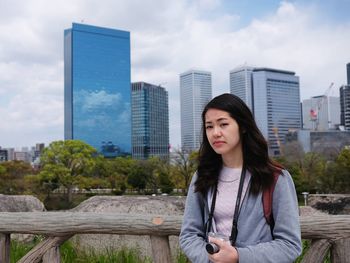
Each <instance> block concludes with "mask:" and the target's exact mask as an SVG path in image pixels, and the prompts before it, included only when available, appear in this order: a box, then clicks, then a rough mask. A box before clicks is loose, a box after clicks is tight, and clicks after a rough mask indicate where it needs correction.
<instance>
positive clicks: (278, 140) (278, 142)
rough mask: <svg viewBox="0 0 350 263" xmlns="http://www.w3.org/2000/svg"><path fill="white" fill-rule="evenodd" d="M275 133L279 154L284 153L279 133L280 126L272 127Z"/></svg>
mask: <svg viewBox="0 0 350 263" xmlns="http://www.w3.org/2000/svg"><path fill="white" fill-rule="evenodd" d="M272 131H273V134H274V135H275V138H276V144H277V146H278V150H279V154H280V155H282V147H281V141H280V137H279V135H278V128H277V127H276V126H274V127H272Z"/></svg>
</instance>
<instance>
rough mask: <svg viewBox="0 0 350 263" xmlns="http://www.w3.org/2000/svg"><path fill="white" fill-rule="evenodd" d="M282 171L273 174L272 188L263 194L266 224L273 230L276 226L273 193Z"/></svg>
mask: <svg viewBox="0 0 350 263" xmlns="http://www.w3.org/2000/svg"><path fill="white" fill-rule="evenodd" d="M281 172H282V170H281V169H278V170H277V171H276V172H275V173H274V174H273V183H272V185H271V187H269V188H268V189H265V190H264V191H263V194H262V202H263V208H264V216H265V218H266V222H267V223H268V224H269V225H270V226H271V229H272V228H273V226H274V219H273V214H272V201H273V200H272V198H273V191H274V190H275V186H276V183H277V180H278V176H279V175H280V174H281Z"/></svg>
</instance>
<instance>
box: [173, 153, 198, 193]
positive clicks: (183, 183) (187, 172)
mask: <svg viewBox="0 0 350 263" xmlns="http://www.w3.org/2000/svg"><path fill="white" fill-rule="evenodd" d="M197 159H198V152H196V151H193V152H186V151H183V150H180V149H178V150H176V151H175V154H174V159H173V161H174V166H175V167H174V170H175V171H174V174H175V176H176V177H177V176H179V178H180V182H179V183H180V185H179V186H180V188H182V189H183V190H184V192H185V194H187V189H188V187H189V185H190V182H191V179H192V175H193V174H194V172H195V171H196V169H197V165H198V162H197Z"/></svg>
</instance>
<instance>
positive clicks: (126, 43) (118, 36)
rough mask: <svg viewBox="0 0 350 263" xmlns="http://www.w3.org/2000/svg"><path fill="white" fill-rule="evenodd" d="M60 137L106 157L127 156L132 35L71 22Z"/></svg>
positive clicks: (66, 35) (66, 44) (67, 35)
mask: <svg viewBox="0 0 350 263" xmlns="http://www.w3.org/2000/svg"><path fill="white" fill-rule="evenodd" d="M64 88H65V91H64V118H65V121H64V138H65V139H66V140H69V139H76V140H82V141H84V142H86V143H88V144H90V145H91V146H93V147H95V148H96V149H97V150H98V151H99V152H100V153H102V154H103V155H104V156H105V157H115V156H120V155H126V154H130V153H131V116H130V113H131V109H130V97H131V96H130V33H129V32H126V31H121V30H115V29H109V28H101V27H96V26H90V25H83V24H76V23H73V25H72V28H70V29H67V30H65V31H64Z"/></svg>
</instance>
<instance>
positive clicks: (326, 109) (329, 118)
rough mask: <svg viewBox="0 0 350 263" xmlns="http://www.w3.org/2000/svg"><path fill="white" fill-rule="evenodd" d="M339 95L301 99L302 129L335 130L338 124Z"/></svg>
mask: <svg viewBox="0 0 350 263" xmlns="http://www.w3.org/2000/svg"><path fill="white" fill-rule="evenodd" d="M339 101H340V100H339V97H333V96H326V95H321V96H315V97H312V98H311V99H307V100H303V104H302V114H303V129H307V130H313V131H328V130H335V129H337V127H338V126H339V124H340V103H339Z"/></svg>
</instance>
